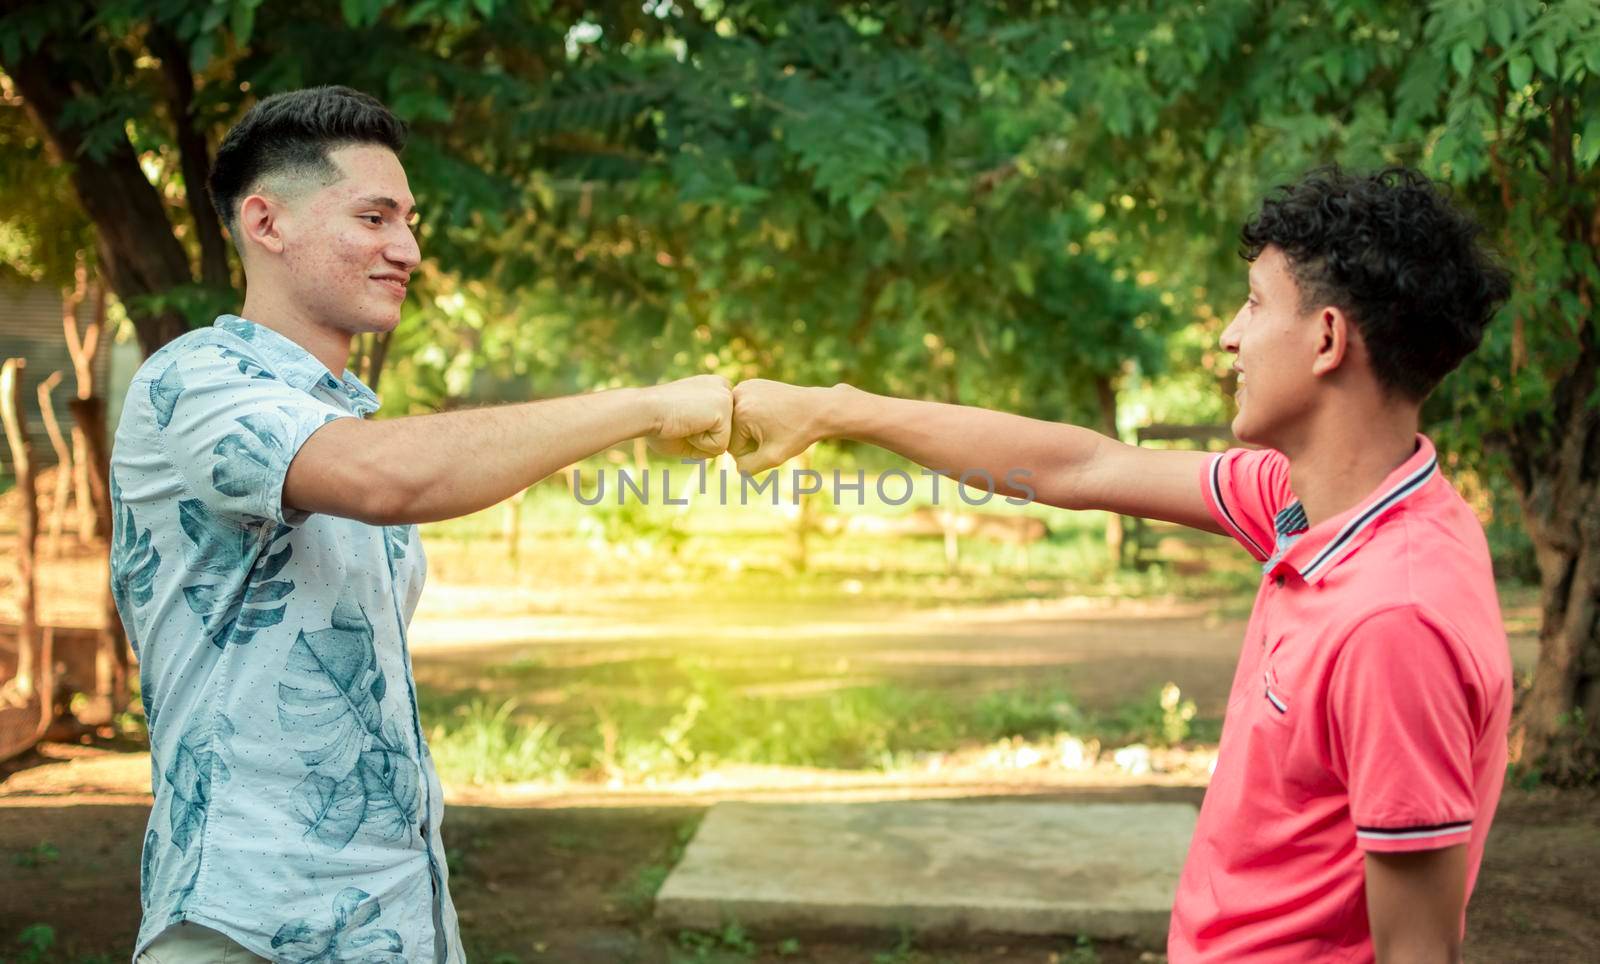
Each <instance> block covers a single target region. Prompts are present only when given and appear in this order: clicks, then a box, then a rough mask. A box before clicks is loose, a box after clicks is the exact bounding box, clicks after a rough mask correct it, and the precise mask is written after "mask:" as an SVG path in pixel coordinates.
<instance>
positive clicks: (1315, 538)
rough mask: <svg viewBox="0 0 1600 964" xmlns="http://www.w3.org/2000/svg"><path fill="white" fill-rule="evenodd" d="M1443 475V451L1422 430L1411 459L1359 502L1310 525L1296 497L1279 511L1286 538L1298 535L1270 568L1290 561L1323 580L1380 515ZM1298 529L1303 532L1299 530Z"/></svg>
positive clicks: (1281, 535)
mask: <svg viewBox="0 0 1600 964" xmlns="http://www.w3.org/2000/svg"><path fill="white" fill-rule="evenodd" d="M1438 474H1439V456H1438V454H1437V453H1436V452H1435V451H1434V449H1433V443H1432V442H1430V441H1428V438H1427V436H1424V435H1418V436H1417V449H1416V451H1415V452H1413V453H1412V454H1411V458H1409V459H1407V460H1406V461H1405V463H1404V464H1403V465H1401V466H1400V467H1399V468H1397V469H1395V470H1394V471H1393V472H1391V473H1389V477H1388V478H1386V479H1384V480H1383V484H1382V485H1380V486H1378V488H1377V489H1376V490H1375V491H1374V492H1373V493H1372V495H1370V496H1368V497H1367V498H1366V499H1364V500H1362V502H1361V503H1360V504H1359V505H1356V506H1355V507H1353V508H1350V509H1347V510H1345V511H1344V512H1341V513H1339V514H1338V515H1336V516H1334V517H1333V518H1331V519H1325V520H1323V521H1322V522H1319V523H1317V524H1316V525H1314V526H1311V527H1310V528H1305V509H1304V508H1303V507H1301V505H1300V503H1299V501H1298V500H1296V501H1295V502H1294V503H1293V504H1291V505H1290V506H1289V507H1288V508H1286V509H1284V510H1283V511H1282V512H1280V513H1278V519H1277V522H1278V531H1279V539H1280V543H1281V542H1282V540H1283V539H1284V537H1285V536H1289V535H1292V536H1294V538H1293V541H1292V542H1291V543H1289V544H1287V545H1280V551H1279V552H1277V553H1275V554H1274V556H1273V559H1272V561H1270V562H1269V563H1268V564H1267V567H1266V568H1267V571H1268V572H1271V571H1273V570H1274V569H1277V568H1278V567H1279V566H1280V565H1287V566H1290V567H1292V568H1293V569H1294V570H1295V572H1298V573H1299V574H1300V578H1302V579H1304V580H1305V581H1306V582H1308V583H1312V584H1315V583H1318V582H1320V581H1321V580H1322V578H1323V577H1324V576H1326V575H1327V574H1328V572H1329V571H1331V570H1332V569H1333V567H1334V566H1336V565H1337V564H1338V563H1339V562H1340V560H1342V559H1344V558H1345V557H1347V556H1349V555H1350V553H1351V552H1352V551H1353V550H1354V549H1355V548H1356V546H1358V545H1359V544H1360V543H1361V542H1362V541H1363V540H1362V536H1363V534H1364V533H1366V532H1367V531H1368V530H1370V529H1371V528H1372V527H1373V526H1374V525H1376V524H1377V523H1378V520H1379V519H1382V518H1383V517H1384V516H1386V515H1388V514H1389V513H1391V512H1393V511H1394V510H1395V509H1397V508H1398V507H1400V506H1401V505H1403V504H1404V503H1405V501H1406V500H1407V499H1408V498H1409V497H1410V496H1412V495H1413V494H1415V493H1416V492H1418V491H1420V490H1421V489H1422V488H1423V486H1425V485H1427V484H1428V482H1429V481H1430V480H1431V479H1433V478H1434V477H1435V476H1437V475H1438ZM1297 528H1298V529H1299V530H1300V531H1298V532H1296V531H1294V530H1295V529H1297ZM1286 530H1288V531H1286Z"/></svg>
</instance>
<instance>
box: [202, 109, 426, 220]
mask: <svg viewBox="0 0 1600 964" xmlns="http://www.w3.org/2000/svg"><path fill="white" fill-rule="evenodd" d="M351 144H379V145H382V146H384V147H387V148H389V149H390V150H392V151H394V152H395V153H396V154H398V153H400V152H401V151H402V150H404V149H405V146H406V125H405V122H404V121H402V120H401V119H400V118H398V117H396V116H394V114H393V113H391V112H390V111H389V108H387V107H385V106H383V104H382V102H380V101H379V100H378V99H377V98H376V97H372V96H370V95H368V94H363V93H362V92H360V91H359V90H351V89H350V88H349V87H310V88H307V89H305V90H295V91H289V92H288V93H283V94H273V95H272V96H271V97H267V98H265V99H264V100H262V101H261V102H260V103H258V104H256V105H255V106H254V107H252V108H250V110H249V111H248V112H247V113H246V114H245V115H244V117H243V118H241V119H240V121H239V123H237V124H235V125H234V126H233V129H232V130H230V131H228V136H227V137H224V138H223V139H222V146H221V147H219V148H218V149H217V158H216V161H215V162H213V163H212V165H211V177H210V180H209V182H208V183H207V187H208V188H209V189H210V192H211V203H212V205H213V206H214V207H215V208H216V209H217V216H218V217H219V218H221V219H222V223H223V224H224V225H226V226H227V228H228V231H229V232H230V233H233V234H234V235H235V240H237V234H238V230H237V229H238V223H237V222H238V217H239V210H238V209H239V202H240V201H241V200H242V199H243V198H245V197H247V196H249V193H250V191H251V189H252V188H254V187H256V186H257V185H258V184H260V182H261V181H262V179H263V178H267V177H272V176H282V175H288V176H290V177H295V178H305V179H308V180H312V181H315V182H317V183H320V184H323V185H327V184H332V183H334V182H335V181H337V180H338V179H339V169H338V167H337V166H335V165H334V163H333V161H332V160H331V159H330V158H329V157H328V155H329V153H330V152H332V151H335V150H337V149H339V148H341V147H346V146H348V145H351Z"/></svg>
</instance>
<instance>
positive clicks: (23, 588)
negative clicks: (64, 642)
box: [0, 358, 55, 735]
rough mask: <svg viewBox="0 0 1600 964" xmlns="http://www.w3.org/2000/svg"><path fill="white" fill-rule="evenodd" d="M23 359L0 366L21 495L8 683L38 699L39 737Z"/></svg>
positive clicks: (42, 688) (3, 418)
mask: <svg viewBox="0 0 1600 964" xmlns="http://www.w3.org/2000/svg"><path fill="white" fill-rule="evenodd" d="M26 366H27V360H26V359H22V358H11V359H8V360H7V361H6V363H5V365H4V366H0V422H3V423H4V425H5V431H6V438H7V439H8V440H9V441H10V443H11V462H12V464H13V465H14V466H15V467H16V473H17V493H18V494H19V495H21V496H22V522H21V525H20V526H19V527H18V530H17V603H18V605H17V608H18V610H19V612H20V616H19V620H18V624H17V678H16V679H15V680H14V681H13V682H12V692H13V693H14V694H15V695H16V696H18V697H21V698H23V699H30V698H37V699H38V701H39V727H38V733H37V734H36V735H42V734H43V733H44V731H45V728H46V727H48V726H49V724H50V720H51V718H52V717H53V716H54V712H53V711H54V707H53V706H52V695H53V693H52V691H53V690H54V688H55V687H54V684H53V681H52V676H53V674H52V672H51V661H52V659H53V654H52V653H51V652H50V649H51V647H50V643H49V636H48V635H46V636H45V637H44V642H43V644H42V645H41V644H40V642H39V638H40V637H39V601H38V599H37V597H36V596H35V594H34V590H35V584H34V549H35V547H36V546H37V544H38V541H39V503H38V495H37V493H36V492H35V491H34V480H33V452H32V447H31V446H30V445H29V443H28V431H27V423H26V420H25V418H24V414H25V409H24V408H23V406H22V374H23V370H24V369H25V368H26ZM35 646H40V648H41V651H40V652H39V654H38V661H37V662H35V660H34V647H35Z"/></svg>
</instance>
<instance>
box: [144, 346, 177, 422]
mask: <svg viewBox="0 0 1600 964" xmlns="http://www.w3.org/2000/svg"><path fill="white" fill-rule="evenodd" d="M182 394H183V371H182V370H181V369H180V368H179V367H178V362H176V361H174V362H173V363H172V364H170V365H168V366H167V370H166V371H164V372H162V373H161V377H160V378H157V379H156V380H155V381H153V382H151V383H150V407H151V408H153V409H155V413H156V427H157V428H160V429H161V430H162V431H163V432H164V431H166V429H167V426H168V425H171V424H172V413H173V411H174V410H175V409H176V408H177V407H178V396H179V395H182Z"/></svg>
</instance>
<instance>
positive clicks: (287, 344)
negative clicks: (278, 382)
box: [212, 315, 378, 415]
mask: <svg viewBox="0 0 1600 964" xmlns="http://www.w3.org/2000/svg"><path fill="white" fill-rule="evenodd" d="M212 325H213V326H214V327H217V328H220V329H222V330H223V331H226V332H228V333H230V334H233V335H237V336H238V337H240V338H242V339H244V340H245V341H247V342H249V343H250V346H251V347H252V348H254V349H255V350H256V352H257V353H258V354H259V355H260V356H261V357H262V358H263V359H264V360H265V361H267V362H268V364H270V365H271V366H272V367H271V371H272V374H273V375H275V376H277V377H278V378H280V379H282V380H283V381H284V382H285V383H287V384H289V385H293V386H294V387H295V388H298V389H300V390H301V391H302V392H307V393H309V392H310V391H311V390H312V389H313V388H319V387H320V388H324V389H327V390H328V391H330V392H338V393H340V394H342V395H344V397H345V398H347V399H348V400H349V401H350V404H351V407H352V408H353V409H354V410H355V411H357V412H359V413H360V414H362V415H370V414H372V413H373V412H375V411H377V410H378V396H377V395H376V394H375V393H374V392H373V391H372V389H370V388H368V387H367V386H366V384H365V383H364V382H362V381H361V379H359V378H357V377H356V375H355V373H354V372H352V371H349V370H346V371H345V373H344V378H342V379H340V378H335V377H334V376H333V373H332V372H330V371H328V366H326V365H324V364H322V362H320V361H318V360H317V356H315V355H313V354H311V353H310V352H309V351H306V350H305V348H304V347H302V346H301V345H300V343H299V342H297V341H294V340H293V339H291V338H288V337H286V336H284V335H282V334H279V333H278V332H277V331H274V330H273V329H271V328H268V327H267V326H266V325H262V324H257V323H256V322H253V321H250V320H249V319H247V318H241V317H239V316H238V315H219V316H218V317H217V320H216V321H214V322H212Z"/></svg>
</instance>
